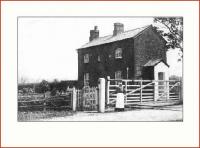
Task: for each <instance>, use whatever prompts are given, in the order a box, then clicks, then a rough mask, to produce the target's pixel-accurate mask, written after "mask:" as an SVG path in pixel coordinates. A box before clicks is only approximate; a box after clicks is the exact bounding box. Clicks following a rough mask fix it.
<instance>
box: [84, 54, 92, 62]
mask: <svg viewBox="0 0 200 148" xmlns="http://www.w3.org/2000/svg"><path fill="white" fill-rule="evenodd" d="M89 61H90V56H89V53H86V54H84V56H83V63H89Z"/></svg>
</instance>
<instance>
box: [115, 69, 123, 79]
mask: <svg viewBox="0 0 200 148" xmlns="http://www.w3.org/2000/svg"><path fill="white" fill-rule="evenodd" d="M119 75H120V77H119ZM115 79H122V71H121V70H118V71H115Z"/></svg>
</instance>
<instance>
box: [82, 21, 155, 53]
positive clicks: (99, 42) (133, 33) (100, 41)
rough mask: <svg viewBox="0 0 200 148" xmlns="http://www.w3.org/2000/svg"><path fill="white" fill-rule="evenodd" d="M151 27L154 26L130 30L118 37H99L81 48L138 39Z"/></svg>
mask: <svg viewBox="0 0 200 148" xmlns="http://www.w3.org/2000/svg"><path fill="white" fill-rule="evenodd" d="M150 26H152V25H148V26H144V27H141V28H136V29H132V30H128V31H125V32H123V33H120V34H118V35H116V36H113V35H108V36H104V37H99V38H97V39H94V40H92V41H91V42H88V43H86V44H85V45H83V46H82V47H81V48H87V47H92V46H97V45H102V44H106V43H111V42H115V41H120V40H124V39H128V38H132V37H136V36H137V35H139V34H140V33H141V32H142V31H143V30H145V29H146V28H148V27H150ZM81 48H79V49H81Z"/></svg>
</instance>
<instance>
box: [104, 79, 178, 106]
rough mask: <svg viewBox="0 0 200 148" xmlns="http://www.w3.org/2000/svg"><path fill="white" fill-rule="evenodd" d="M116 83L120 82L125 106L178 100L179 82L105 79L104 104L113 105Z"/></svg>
mask: <svg viewBox="0 0 200 148" xmlns="http://www.w3.org/2000/svg"><path fill="white" fill-rule="evenodd" d="M118 82H121V83H122V85H123V90H124V95H125V99H124V101H125V102H124V103H125V105H133V104H137V103H141V102H148V101H163V100H180V98H181V87H180V86H181V85H180V84H181V82H180V81H174V80H170V81H164V80H157V81H155V80H128V79H109V77H108V79H107V85H106V91H107V92H106V104H107V105H108V106H112V105H114V104H115V101H116V95H117V91H116V90H117V88H118V87H119V86H118Z"/></svg>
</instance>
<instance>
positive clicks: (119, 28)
mask: <svg viewBox="0 0 200 148" xmlns="http://www.w3.org/2000/svg"><path fill="white" fill-rule="evenodd" d="M122 32H124V24H122V23H114V30H113V36H115V35H118V34H119V33H122Z"/></svg>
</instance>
